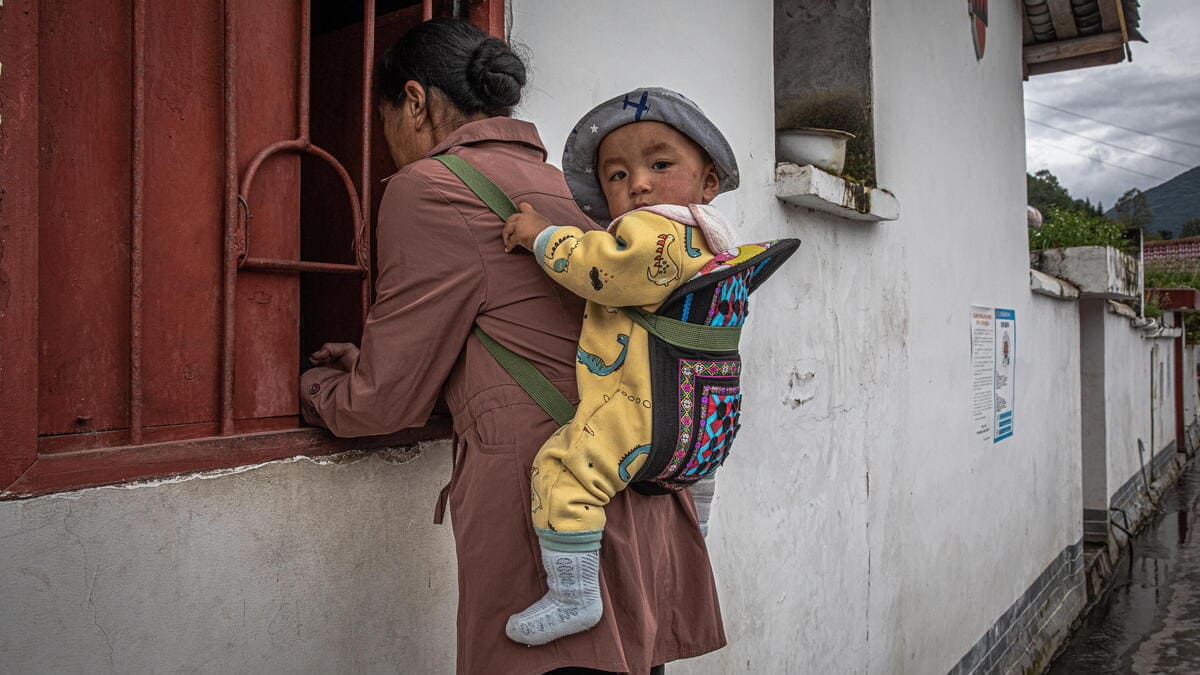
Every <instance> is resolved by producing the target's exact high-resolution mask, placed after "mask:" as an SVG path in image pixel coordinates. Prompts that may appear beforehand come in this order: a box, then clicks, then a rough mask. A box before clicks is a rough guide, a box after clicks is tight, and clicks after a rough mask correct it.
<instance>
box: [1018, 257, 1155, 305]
mask: <svg viewBox="0 0 1200 675" xmlns="http://www.w3.org/2000/svg"><path fill="white" fill-rule="evenodd" d="M1029 266H1030V267H1032V268H1033V269H1035V270H1037V271H1039V272H1043V273H1045V274H1049V275H1050V276H1053V277H1058V278H1059V279H1065V280H1067V281H1069V282H1071V283H1072V284H1074V285H1075V286H1076V287H1078V288H1079V296H1080V297H1082V298H1105V299H1108V300H1137V299H1138V261H1137V259H1136V258H1134V257H1133V256H1131V255H1128V254H1126V253H1123V252H1121V251H1120V250H1118V249H1115V248H1113V247H1111V246H1072V247H1070V248H1048V249H1046V250H1044V251H1033V252H1031V253H1030V254H1029Z"/></svg>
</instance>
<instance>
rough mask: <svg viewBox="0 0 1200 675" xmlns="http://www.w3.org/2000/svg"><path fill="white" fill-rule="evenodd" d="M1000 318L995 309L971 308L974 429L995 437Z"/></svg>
mask: <svg viewBox="0 0 1200 675" xmlns="http://www.w3.org/2000/svg"><path fill="white" fill-rule="evenodd" d="M995 396H996V317H995V313H994V312H993V310H992V308H991V307H976V306H972V307H971V429H972V432H973V433H974V434H975V437H976V438H979V439H985V438H992V437H993V436H994V435H995V434H993V433H992V432H993V429H994V424H995V421H996V415H995V412H994V411H995V408H996V401H995Z"/></svg>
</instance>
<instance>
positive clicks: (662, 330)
mask: <svg viewBox="0 0 1200 675" xmlns="http://www.w3.org/2000/svg"><path fill="white" fill-rule="evenodd" d="M621 311H622V312H625V314H626V316H628V317H629V318H631V319H633V322H634V323H636V324H637V325H639V326H641V327H642V328H645V329H646V332H647V333H650V334H651V335H655V336H657V337H658V338H659V339H660V340H662V341H663V342H666V343H668V344H672V345H675V346H676V347H680V348H682V349H690V350H692V351H697V352H736V351H737V348H738V340H739V339H740V338H741V336H742V327H741V326H702V325H700V324H695V323H688V322H686V321H678V320H676V319H672V318H671V317H668V316H661V315H658V314H655V313H653V312H647V311H646V310H644V309H642V308H640V307H622V308H621Z"/></svg>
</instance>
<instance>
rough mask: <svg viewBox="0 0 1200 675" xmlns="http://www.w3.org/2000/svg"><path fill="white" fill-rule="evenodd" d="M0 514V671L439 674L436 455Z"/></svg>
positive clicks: (256, 474) (293, 465)
mask: <svg viewBox="0 0 1200 675" xmlns="http://www.w3.org/2000/svg"><path fill="white" fill-rule="evenodd" d="M408 459H410V460H411V461H407V462H406V463H400V464H398V463H394V462H387V461H383V460H382V459H380V457H379V456H377V455H371V456H367V457H364V458H360V459H359V461H351V462H340V463H330V462H324V463H314V462H310V461H308V460H303V459H302V460H298V461H290V462H276V463H271V464H267V465H264V466H261V467H257V468H254V469H252V470H249V471H245V472H240V473H225V474H223V475H218V476H215V477H213V478H211V479H208V480H204V479H200V478H198V477H192V478H190V479H187V480H181V481H167V482H163V483H161V484H151V485H145V486H141V487H132V488H101V489H93V490H85V491H81V492H78V493H69V494H65V495H61V496H53V497H40V498H36V499H29V500H23V501H10V502H0V614H2V615H3V617H4V620H3V621H2V622H0V672H5V673H108V672H118V673H150V672H190V673H217V672H226V673H228V672H257V673H268V672H292V673H336V672H356V673H361V672H411V673H418V672H419V673H436V672H450V671H451V670H452V666H449V665H447V664H453V660H454V652H453V649H454V642H453V637H452V636H453V632H454V614H455V597H456V590H455V583H456V582H455V564H454V551H453V545H452V541H451V537H450V531H449V527H450V526H449V525H448V524H447V525H446V526H444V527H438V526H434V525H432V524H431V521H432V508H433V503H434V500H435V499H436V497H437V492H438V490H439V489H440V488H441V486H442V484H443V483H444V482H445V481H446V479H447V478H448V476H449V473H450V463H449V445H448V443H446V442H438V443H432V444H426V445H424V446H422V448H421V452H420V454H419V455H417V456H415V457H409V458H408Z"/></svg>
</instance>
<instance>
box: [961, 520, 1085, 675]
mask: <svg viewBox="0 0 1200 675" xmlns="http://www.w3.org/2000/svg"><path fill="white" fill-rule="evenodd" d="M1085 597H1086V594H1085V592H1084V589H1083V541H1082V540H1080V541H1078V542H1076V543H1074V544H1072V545H1070V546H1067V547H1066V548H1064V549H1063V550H1062V552H1061V553H1059V554H1058V556H1057V557H1055V559H1054V560H1052V561H1051V562H1050V564H1049V565H1047V566H1046V568H1045V569H1044V570H1042V573H1041V574H1039V575H1038V578H1037V579H1036V580H1034V582H1033V584H1031V585H1030V586H1029V588H1027V589H1025V592H1024V593H1022V594H1021V597H1019V598H1017V600H1016V602H1014V603H1013V604H1012V605H1011V606H1010V607H1009V608H1008V610H1006V611H1005V612H1004V614H1002V615H1001V616H1000V618H999V619H997V621H996V623H995V624H993V625H992V627H991V628H990V629H988V631H987V632H986V633H984V635H983V637H981V638H980V639H979V641H978V642H976V643H975V646H973V647H971V649H970V650H969V651H968V652H967V653H966V655H964V656H963V657H962V659H960V660H959V662H958V663H957V664H955V666H954V668H952V669H951V670H950V673H951V675H966V674H968V673H1007V672H1011V671H1014V670H1015V671H1021V672H1040V671H1041V670H1042V669H1043V668H1044V667H1045V666H1046V665H1047V664H1048V663H1049V662H1050V658H1051V657H1052V656H1053V655H1054V653H1055V651H1057V650H1058V648H1059V646H1060V645H1061V644H1062V642H1063V641H1064V640H1066V638H1067V636H1068V634H1069V632H1070V627H1071V623H1072V622H1073V621H1074V620H1075V617H1076V616H1077V615H1078V614H1079V612H1080V611H1081V610H1082V609H1083V607H1084V604H1085V601H1086V600H1085Z"/></svg>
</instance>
